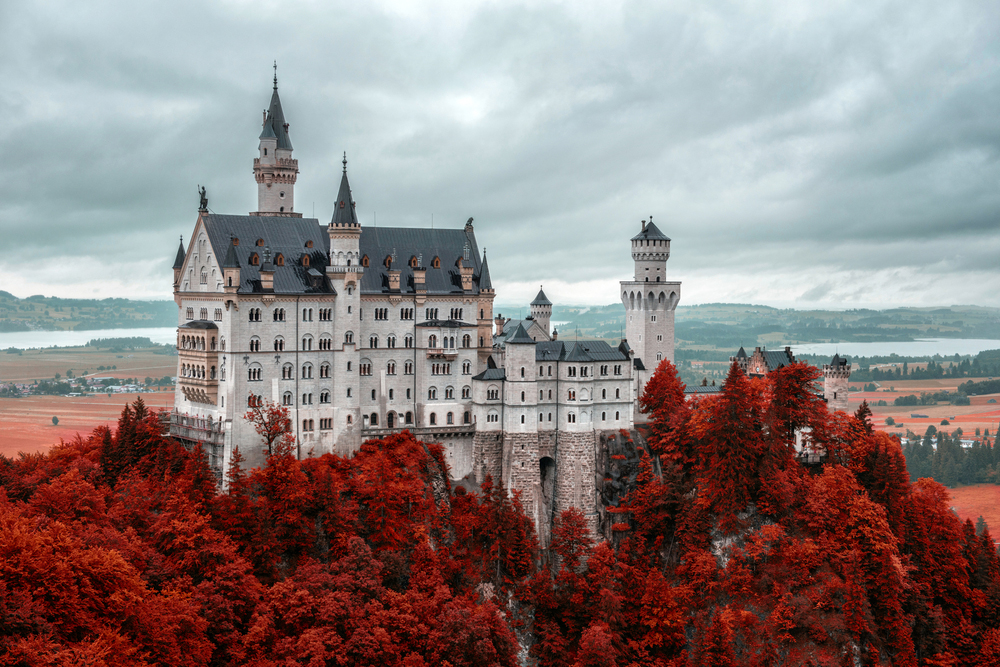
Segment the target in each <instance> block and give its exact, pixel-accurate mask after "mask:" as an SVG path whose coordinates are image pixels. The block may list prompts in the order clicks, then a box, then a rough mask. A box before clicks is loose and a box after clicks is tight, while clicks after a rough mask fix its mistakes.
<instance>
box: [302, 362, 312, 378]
mask: <svg viewBox="0 0 1000 667" xmlns="http://www.w3.org/2000/svg"><path fill="white" fill-rule="evenodd" d="M312 376H313V365H312V364H311V363H309V362H306V363H304V364H302V379H303V380H311V379H312Z"/></svg>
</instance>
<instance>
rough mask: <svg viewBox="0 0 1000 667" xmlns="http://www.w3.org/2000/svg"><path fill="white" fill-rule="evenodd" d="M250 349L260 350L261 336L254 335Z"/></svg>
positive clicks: (253, 350)
mask: <svg viewBox="0 0 1000 667" xmlns="http://www.w3.org/2000/svg"><path fill="white" fill-rule="evenodd" d="M250 351H251V352H260V338H257V337H256V336H254V337H253V338H251V339H250Z"/></svg>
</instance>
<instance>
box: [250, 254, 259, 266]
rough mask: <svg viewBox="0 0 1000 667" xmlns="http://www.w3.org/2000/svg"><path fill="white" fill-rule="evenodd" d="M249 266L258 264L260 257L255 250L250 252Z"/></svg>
mask: <svg viewBox="0 0 1000 667" xmlns="http://www.w3.org/2000/svg"><path fill="white" fill-rule="evenodd" d="M250 266H260V257H258V256H257V253H255V252H252V253H250Z"/></svg>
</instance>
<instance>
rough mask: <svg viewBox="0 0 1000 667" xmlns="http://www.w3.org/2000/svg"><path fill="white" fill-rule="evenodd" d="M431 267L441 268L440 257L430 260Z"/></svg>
mask: <svg viewBox="0 0 1000 667" xmlns="http://www.w3.org/2000/svg"><path fill="white" fill-rule="evenodd" d="M431 267H432V268H435V269H440V268H441V258H440V257H435V258H434V261H433V262H431Z"/></svg>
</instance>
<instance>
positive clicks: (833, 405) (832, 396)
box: [823, 354, 851, 412]
mask: <svg viewBox="0 0 1000 667" xmlns="http://www.w3.org/2000/svg"><path fill="white" fill-rule="evenodd" d="M850 379H851V365H850V364H849V363H847V359H844V358H843V357H841V356H840V355H839V354H835V355H833V359H831V360H830V363H828V364H825V365H824V366H823V397H824V398H826V404H827V406H829V409H830V411H831V412H835V411H837V410H840V411H843V412H846V411H847V398H848V394H849V392H850Z"/></svg>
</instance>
